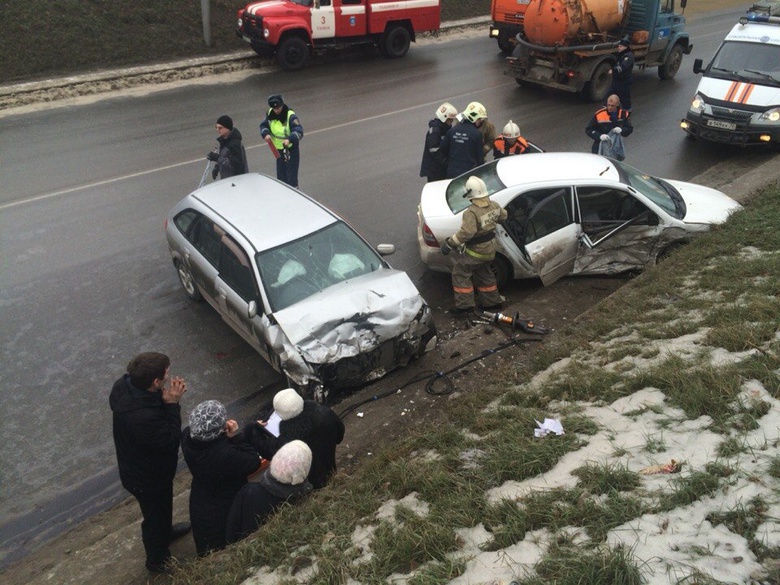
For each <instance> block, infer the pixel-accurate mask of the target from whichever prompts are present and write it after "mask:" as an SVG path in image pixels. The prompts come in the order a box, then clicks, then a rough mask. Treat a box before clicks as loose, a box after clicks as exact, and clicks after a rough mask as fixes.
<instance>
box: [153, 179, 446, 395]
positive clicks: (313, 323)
mask: <svg viewBox="0 0 780 585" xmlns="http://www.w3.org/2000/svg"><path fill="white" fill-rule="evenodd" d="M165 233H166V237H167V239H168V246H169V248H170V252H171V256H172V257H173V265H174V266H175V268H176V272H177V273H178V275H179V279H180V280H181V284H182V286H183V287H184V291H185V292H186V294H187V296H189V298H190V299H192V300H194V301H197V300H201V299H206V301H208V302H209V304H211V306H213V307H214V308H215V309H216V310H217V312H218V313H219V314H220V315H221V316H222V318H223V319H224V320H225V321H226V322H227V323H228V324H229V325H230V326H231V327H232V328H233V329H234V330H235V331H236V332H237V333H238V334H239V335H241V337H243V338H244V339H245V340H246V341H247V342H248V343H249V344H250V345H251V346H252V347H254V348H255V349H256V350H257V352H258V353H259V354H260V355H262V356H263V357H264V358H265V359H266V360H267V361H268V362H269V363H270V364H271V365H272V366H273V367H274V368H275V369H276V370H277V371H279V372H281V373H283V374H285V375H286V376H287V379H288V383H290V384H292V385H294V386H296V387H297V388H298V389H299V391H301V392H302V393H303V394H304V395H307V396H313V397H314V398H316V399H318V400H324V398H325V397H326V396H327V394H328V392H329V391H333V390H340V389H347V388H355V387H358V386H361V385H363V384H365V383H367V382H370V381H372V380H375V379H377V378H379V377H381V376H383V375H384V374H385V373H387V372H388V371H390V370H391V369H394V368H396V367H399V366H403V365H406V364H407V363H408V362H409V361H410V360H412V359H414V358H416V357H418V356H420V355H422V354H423V353H425V352H426V351H428V350H430V349H433V348H434V347H435V346H436V328H435V326H434V324H433V321H432V318H431V310H430V308H429V307H428V305H427V304H426V302H425V301H424V300H423V298H422V297H421V296H420V293H419V291H418V290H417V288H416V287H415V286H414V284H413V283H412V281H411V280H410V279H409V277H408V275H407V274H406V273H405V272H403V271H400V270H394V269H392V268H391V267H390V266H389V265H388V264H387V262H386V261H385V260H384V259H383V257H382V255H387V254H391V253H393V252H394V251H395V247H394V246H392V245H389V244H382V245H379V246H377V248H376V249H374V248H373V247H372V246H370V245H369V244H368V243H367V242H366V241H365V240H364V239H363V238H362V237H361V236H360V235H359V234H358V233H357V232H356V231H355V230H354V229H352V227H350V226H349V224H347V223H346V221H344V220H343V219H342V218H340V217H339V216H338V215H337V214H336V213H334V212H332V211H330V210H329V209H327V208H326V207H324V206H323V205H321V204H320V203H318V202H316V201H314V200H313V199H312V198H310V197H308V196H306V195H304V194H303V193H301V192H300V191H297V190H295V189H292V188H291V187H288V186H287V185H285V184H283V183H281V182H279V181H277V180H276V179H272V178H271V177H267V176H265V175H261V174H258V173H251V174H246V175H239V176H237V177H231V178H229V179H225V180H222V181H217V182H215V183H211V184H209V185H207V186H206V187H203V188H201V189H198V190H196V191H194V192H193V193H190V194H189V195H187V196H186V197H185V198H184V199H182V200H181V201H180V202H179V203H178V204H177V205H176V206H175V207H174V208H173V209H172V210H171V212H170V214H169V215H168V218H167V220H166V223H165Z"/></svg>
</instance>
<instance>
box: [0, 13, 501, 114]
mask: <svg viewBox="0 0 780 585" xmlns="http://www.w3.org/2000/svg"><path fill="white" fill-rule="evenodd" d="M490 21H491V19H490V17H489V16H479V17H475V18H466V19H462V20H453V21H448V22H443V23H441V26H440V27H439V30H437V31H433V32H426V33H421V34H419V35H418V39H426V38H435V37H438V36H440V35H441V34H442V33H444V34H447V33H450V32H453V31H456V30H458V29H462V28H470V27H474V26H479V25H483V24H487V23H489V22H490ZM485 36H486V37H487V31H486V32H485ZM241 61H253V62H254V63H253V64H254V65H257V62H258V61H259V66H260V68H264V67H270V66H273V65H275V61H274V60H273V59H268V58H263V57H259V56H258V55H257V54H256V53H255V52H254V51H251V50H238V51H231V52H229V53H222V54H219V55H208V56H204V57H194V58H191V59H178V60H174V61H166V62H164V63H157V64H153V65H138V66H133V67H123V68H120V69H107V70H104V71H96V72H93V73H85V74H82V75H72V76H64V77H52V78H49V79H43V80H39V81H27V82H21V83H15V84H0V107H2V98H6V97H11V96H18V95H20V94H34V93H36V92H44V91H47V90H52V89H57V88H65V87H72V86H76V85H81V84H86V83H96V82H110V81H112V80H116V79H123V80H127V79H128V78H134V77H137V78H142V77H143V76H145V75H152V74H155V73H161V72H164V71H184V70H187V69H194V68H199V67H208V66H211V67H216V68H219V66H220V65H225V66H226V67H225V69H228V70H235V69H237V68H244V67H235V66H233V67H230V64H233V65H235V63H236V62H241ZM246 66H247V67H249V66H252V64H247V65H246ZM212 72H213V71H212ZM42 101H47V100H42Z"/></svg>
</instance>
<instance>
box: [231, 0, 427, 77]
mask: <svg viewBox="0 0 780 585" xmlns="http://www.w3.org/2000/svg"><path fill="white" fill-rule="evenodd" d="M440 18H441V17H440V0H262V1H260V2H253V3H251V4H247V5H246V6H245V7H244V8H242V9H241V10H239V11H238V30H237V31H236V32H237V34H238V36H240V37H241V38H243V39H244V40H245V41H246V42H248V43H249V44H250V46H251V47H252V48H253V49H254V50H255V51H256V52H257V53H258V54H259V55H276V59H277V61H278V63H279V66H280V67H281V68H282V69H285V70H287V71H295V70H297V69H300V68H302V67H303V66H304V65H306V62H307V61H308V60H309V57H310V56H311V54H312V52H315V51H317V52H320V51H326V50H328V49H334V48H339V47H345V46H350V45H356V44H372V45H376V46H378V47H379V50H380V52H381V53H382V54H383V55H384V56H385V57H388V58H390V59H397V58H399V57H403V56H404V55H406V52H407V51H408V50H409V43H410V42H411V41H414V40H415V35H416V33H418V32H424V31H429V30H436V29H438V28H439V24H440Z"/></svg>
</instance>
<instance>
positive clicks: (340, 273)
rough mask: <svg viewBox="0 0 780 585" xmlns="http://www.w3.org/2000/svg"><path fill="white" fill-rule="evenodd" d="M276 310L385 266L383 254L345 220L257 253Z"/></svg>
mask: <svg viewBox="0 0 780 585" xmlns="http://www.w3.org/2000/svg"><path fill="white" fill-rule="evenodd" d="M256 262H257V267H258V269H259V270H260V276H261V279H262V282H263V287H264V288H265V290H266V293H267V295H268V301H269V303H270V305H271V309H272V310H273V311H280V310H282V309H284V308H286V307H289V306H290V305H292V304H294V303H297V302H298V301H301V300H303V299H305V298H308V297H310V296H311V295H313V294H315V293H316V292H319V291H321V290H325V289H326V288H328V287H329V286H333V285H334V284H338V283H339V282H343V281H345V280H349V279H351V278H356V277H358V276H361V275H363V274H368V273H370V272H374V271H375V270H378V269H379V268H381V267H383V266H384V263H383V261H382V258H381V257H380V256H379V254H378V253H377V252H376V251H375V250H374V249H373V248H372V247H371V246H369V245H368V244H367V243H366V242H365V241H364V240H363V239H362V238H361V237H360V236H358V235H357V234H356V233H355V232H354V230H352V228H350V227H349V226H348V225H347V224H346V223H344V222H342V221H337V222H335V223H332V224H330V225H329V226H327V227H325V228H323V229H321V230H319V231H317V232H315V233H312V234H309V235H307V236H304V237H303V238H300V239H298V240H295V241H292V242H287V243H286V244H282V245H281V246H278V247H276V248H273V249H271V250H265V251H263V252H260V253H258V254H257V256H256Z"/></svg>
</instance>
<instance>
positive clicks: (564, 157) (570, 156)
mask: <svg viewBox="0 0 780 585" xmlns="http://www.w3.org/2000/svg"><path fill="white" fill-rule="evenodd" d="M605 170H606V171H607V172H606V173H605V172H604V171H605ZM496 173H498V177H499V179H501V181H502V182H503V183H504V185H507V186H511V185H520V184H522V183H535V182H544V181H555V182H558V183H560V182H570V181H577V180H588V179H606V180H612V181H617V180H619V175H618V171H617V169H616V168H615V165H614V164H612V161H610V160H609V159H607V158H604V157H603V156H599V155H596V154H588V153H584V152H539V153H533V154H522V155H517V156H507V157H504V158H502V159H500V160H499V161H498V164H497V165H496Z"/></svg>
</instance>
